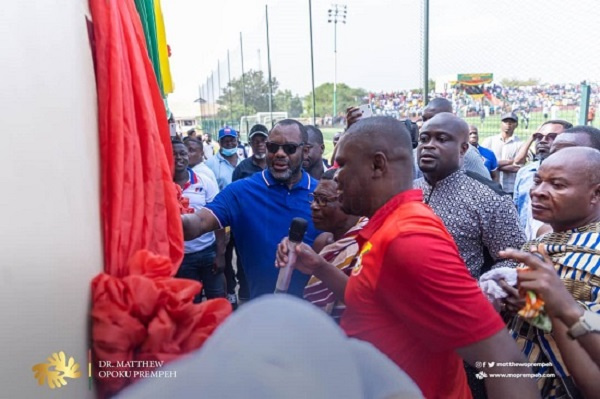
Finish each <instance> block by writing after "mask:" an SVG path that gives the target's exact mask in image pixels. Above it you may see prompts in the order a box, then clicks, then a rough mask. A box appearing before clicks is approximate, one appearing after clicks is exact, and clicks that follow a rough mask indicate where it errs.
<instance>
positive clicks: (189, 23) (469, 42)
mask: <svg viewBox="0 0 600 399" xmlns="http://www.w3.org/2000/svg"><path fill="white" fill-rule="evenodd" d="M265 4H268V5H269V33H270V39H271V41H270V43H271V65H272V74H273V76H274V77H276V78H277V79H278V80H279V82H280V88H285V89H290V90H292V91H293V92H294V93H298V94H300V95H306V94H308V93H309V92H310V90H311V87H310V84H311V74H310V42H309V40H310V37H309V25H308V0H279V1H277V0H272V1H265V0H260V1H258V0H202V1H193V0H163V1H162V7H163V12H164V17H165V25H166V31H167V41H168V43H169V45H170V46H171V49H172V57H171V72H172V75H173V80H174V82H175V88H176V89H175V93H174V94H172V95H171V96H170V98H172V99H176V100H179V101H181V100H190V101H191V100H193V99H194V98H197V96H198V85H199V84H200V85H202V84H205V83H206V79H207V77H210V75H211V72H213V73H214V75H215V82H216V83H215V86H216V87H217V88H218V82H217V72H218V69H217V65H218V60H220V61H221V63H220V64H219V65H220V73H221V85H222V86H225V84H226V82H227V50H229V51H230V60H231V62H230V64H231V75H232V78H233V77H238V76H239V75H240V74H241V62H240V58H241V57H240V37H239V35H240V32H242V34H243V40H244V67H245V70H246V71H247V70H248V69H259V68H260V69H262V70H263V71H264V72H265V75H266V72H267V47H266V36H265ZM331 4H332V3H331V2H329V1H322V0H313V2H312V7H313V40H314V51H315V54H314V57H315V80H316V82H315V84H316V85H317V86H318V85H319V84H321V83H324V82H333V77H334V56H333V44H334V33H333V24H328V23H327V10H328V9H329V8H331ZM342 4H346V5H347V7H348V18H347V23H346V24H338V36H337V47H338V74H337V76H338V82H344V83H347V84H349V85H350V86H353V87H362V88H365V89H371V90H398V89H404V88H414V87H419V86H420V85H421V60H422V55H421V42H422V29H421V27H422V1H421V0H368V1H367V0H346V1H344V2H343V3H342ZM575 5H576V7H575ZM599 18H600V2H597V1H594V0H579V1H577V2H564V1H562V0H546V1H542V0H521V1H518V0H430V64H429V67H430V77H431V78H433V79H435V78H436V77H438V76H445V75H450V74H457V73H480V72H492V73H494V77H495V78H496V80H498V81H499V80H501V79H502V78H505V77H509V78H510V77H518V78H523V79H525V78H529V77H534V78H540V79H542V81H543V82H572V83H576V82H579V81H581V80H583V79H588V80H590V81H600V76H599V75H600V48H599V47H600V24H598V20H599ZM259 57H260V58H259Z"/></svg>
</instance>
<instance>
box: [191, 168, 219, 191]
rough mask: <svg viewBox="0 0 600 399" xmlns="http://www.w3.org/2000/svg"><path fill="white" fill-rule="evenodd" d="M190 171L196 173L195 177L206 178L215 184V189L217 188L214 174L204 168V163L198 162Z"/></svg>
mask: <svg viewBox="0 0 600 399" xmlns="http://www.w3.org/2000/svg"><path fill="white" fill-rule="evenodd" d="M192 169H193V170H194V172H196V174H197V175H201V176H206V177H208V178H209V179H211V180H212V181H214V182H215V184H216V185H217V187H219V184H218V183H217V178H216V177H215V173H214V172H213V171H212V170H211V169H210V168H209V167H208V166H206V164H205V163H204V162H200V163H199V164H198V165H196V166H194V167H193V168H192Z"/></svg>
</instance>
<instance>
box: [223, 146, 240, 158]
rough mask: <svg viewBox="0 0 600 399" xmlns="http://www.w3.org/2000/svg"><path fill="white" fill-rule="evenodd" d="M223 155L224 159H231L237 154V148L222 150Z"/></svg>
mask: <svg viewBox="0 0 600 399" xmlns="http://www.w3.org/2000/svg"><path fill="white" fill-rule="evenodd" d="M221 154H223V156H224V157H230V156H232V155H235V154H237V148H222V149H221Z"/></svg>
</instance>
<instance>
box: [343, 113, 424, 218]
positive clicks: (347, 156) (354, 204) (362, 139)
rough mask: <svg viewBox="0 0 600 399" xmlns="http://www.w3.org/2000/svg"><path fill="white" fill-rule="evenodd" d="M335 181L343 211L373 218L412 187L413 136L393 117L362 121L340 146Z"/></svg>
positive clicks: (351, 130) (353, 127) (349, 132)
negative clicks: (382, 208)
mask: <svg viewBox="0 0 600 399" xmlns="http://www.w3.org/2000/svg"><path fill="white" fill-rule="evenodd" d="M336 161H337V163H338V165H339V169H338V173H337V175H336V180H337V182H338V190H339V192H340V202H341V204H342V209H343V210H344V212H346V213H347V214H350V215H357V216H372V215H373V214H374V213H375V212H376V211H377V209H379V208H380V207H381V206H383V205H384V204H385V203H386V202H387V201H389V200H390V199H391V198H392V197H394V196H395V195H397V194H399V193H401V192H403V191H406V190H409V189H411V188H412V181H413V157H412V142H411V139H410V133H409V132H408V130H407V129H406V127H405V125H404V124H403V123H401V122H399V121H398V120H396V119H394V118H391V117H372V118H367V119H361V120H359V121H358V122H356V123H355V124H353V125H352V126H351V127H350V128H349V129H348V130H347V131H346V133H344V135H343V136H342V138H341V140H340V142H339V143H338V146H337V153H336Z"/></svg>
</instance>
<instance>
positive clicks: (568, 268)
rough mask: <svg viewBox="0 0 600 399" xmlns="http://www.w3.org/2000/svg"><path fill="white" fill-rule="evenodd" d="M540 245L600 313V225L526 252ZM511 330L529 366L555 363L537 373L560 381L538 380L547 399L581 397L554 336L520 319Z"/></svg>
mask: <svg viewBox="0 0 600 399" xmlns="http://www.w3.org/2000/svg"><path fill="white" fill-rule="evenodd" d="M538 243H543V244H544V247H545V249H546V252H547V253H548V255H549V256H550V258H551V259H552V261H553V262H554V267H555V268H556V271H557V273H558V275H559V276H560V278H561V279H562V280H563V282H564V284H565V286H566V287H567V290H568V291H569V292H570V293H571V295H573V297H574V298H575V299H576V300H577V302H578V303H579V304H580V305H581V306H582V307H584V308H585V309H587V310H591V311H593V312H595V313H600V222H596V223H592V224H588V225H586V226H584V227H580V228H577V229H573V230H570V231H566V232H559V233H548V234H546V235H544V236H542V237H539V238H538V239H536V240H533V241H530V242H528V243H526V244H525V245H524V246H523V250H525V251H527V252H529V249H530V246H531V245H536V244H538ZM508 327H509V330H510V332H511V333H512V334H513V337H514V338H515V339H516V341H517V344H518V345H519V347H520V348H521V350H522V352H523V353H524V354H525V356H526V357H527V358H528V359H529V362H531V363H552V366H546V367H538V368H534V370H533V372H534V373H540V374H545V373H551V374H555V375H556V378H547V377H546V378H540V379H539V380H538V386H539V388H540V390H541V393H542V397H543V398H556V399H562V398H577V397H579V396H578V395H579V394H578V392H577V388H575V385H574V384H573V381H572V379H571V378H570V376H569V374H568V370H567V368H566V367H565V364H564V362H563V360H562V357H561V355H560V351H559V350H558V346H557V345H556V342H555V341H554V338H553V337H552V335H551V334H549V333H546V334H545V333H544V332H543V331H542V330H540V329H538V328H535V327H533V326H531V325H530V324H529V323H527V322H526V321H525V320H524V319H523V318H521V317H519V316H516V317H514V318H512V319H511V320H509V322H508Z"/></svg>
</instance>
